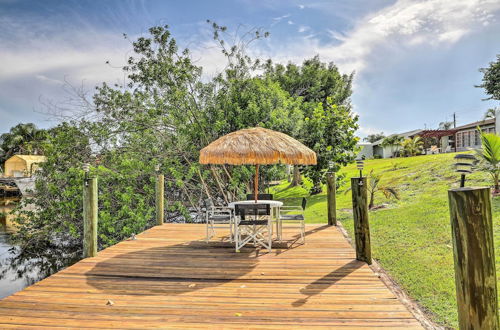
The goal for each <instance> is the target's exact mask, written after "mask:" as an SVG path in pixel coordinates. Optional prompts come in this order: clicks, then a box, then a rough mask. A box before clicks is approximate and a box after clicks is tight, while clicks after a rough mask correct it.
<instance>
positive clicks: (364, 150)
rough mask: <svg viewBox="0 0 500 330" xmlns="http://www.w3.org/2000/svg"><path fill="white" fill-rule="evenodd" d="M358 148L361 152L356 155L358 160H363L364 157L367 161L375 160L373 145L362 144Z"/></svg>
mask: <svg viewBox="0 0 500 330" xmlns="http://www.w3.org/2000/svg"><path fill="white" fill-rule="evenodd" d="M358 146H359V147H360V148H361V150H360V151H359V152H358V154H357V155H356V159H361V158H363V156H364V158H365V159H370V158H373V146H372V145H371V144H360V145H358Z"/></svg>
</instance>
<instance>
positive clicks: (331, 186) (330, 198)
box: [326, 172, 337, 226]
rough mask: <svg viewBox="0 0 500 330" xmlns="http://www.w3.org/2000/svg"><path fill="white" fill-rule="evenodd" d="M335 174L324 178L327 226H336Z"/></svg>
mask: <svg viewBox="0 0 500 330" xmlns="http://www.w3.org/2000/svg"><path fill="white" fill-rule="evenodd" d="M335 181H336V180H335V172H332V173H328V175H327V177H326V187H327V202H328V225H329V226H336V225H337V196H336V194H337V187H336V182H335Z"/></svg>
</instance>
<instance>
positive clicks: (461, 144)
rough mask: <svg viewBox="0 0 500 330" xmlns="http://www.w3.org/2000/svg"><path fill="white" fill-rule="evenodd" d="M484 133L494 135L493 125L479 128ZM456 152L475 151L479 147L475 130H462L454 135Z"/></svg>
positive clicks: (478, 138) (478, 135)
mask: <svg viewBox="0 0 500 330" xmlns="http://www.w3.org/2000/svg"><path fill="white" fill-rule="evenodd" d="M481 130H482V131H483V132H485V133H495V125H487V126H483V127H481ZM456 140H457V141H456V142H457V151H464V150H468V149H477V148H480V147H481V137H480V134H479V131H478V130H477V129H476V128H469V129H464V130H461V131H459V132H457V134H456Z"/></svg>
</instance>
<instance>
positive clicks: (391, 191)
mask: <svg viewBox="0 0 500 330" xmlns="http://www.w3.org/2000/svg"><path fill="white" fill-rule="evenodd" d="M380 179H382V174H375V173H373V170H371V171H370V173H369V174H368V176H367V180H368V185H367V186H366V189H367V191H368V194H369V195H370V202H369V203H368V208H369V209H372V208H373V207H374V206H375V194H376V193H377V192H379V191H381V192H382V193H383V194H384V196H385V198H387V199H389V198H391V197H394V198H396V199H399V193H398V191H397V190H396V188H394V187H390V186H385V185H380ZM349 191H351V188H348V189H346V191H345V192H344V193H345V194H347V193H348V192H349Z"/></svg>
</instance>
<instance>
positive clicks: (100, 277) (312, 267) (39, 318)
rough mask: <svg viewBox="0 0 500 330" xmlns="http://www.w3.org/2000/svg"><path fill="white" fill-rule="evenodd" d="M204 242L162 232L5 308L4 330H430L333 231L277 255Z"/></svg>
mask: <svg viewBox="0 0 500 330" xmlns="http://www.w3.org/2000/svg"><path fill="white" fill-rule="evenodd" d="M204 233H205V227H204V225H193V224H164V225H162V226H157V227H154V228H151V229H149V230H147V231H145V232H144V233H142V234H140V235H137V239H136V240H130V241H124V242H121V243H118V244H116V245H114V246H112V247H109V248H107V249H105V250H103V251H101V252H99V254H98V256H97V257H94V258H87V259H84V260H81V261H80V262H78V263H76V264H74V265H73V266H70V267H68V268H66V269H64V270H62V271H60V272H59V273H57V274H54V275H52V276H50V277H48V278H46V279H44V280H42V281H40V282H38V283H36V284H34V285H32V286H30V287H28V288H26V289H24V290H22V291H20V292H18V293H16V294H14V295H12V296H10V297H7V298H5V299H3V300H1V301H0V328H16V327H18V328H31V327H36V328H40V327H50V328H53V327H69V328H100V329H111V328H130V329H138V328H139V329H143V328H158V327H160V328H186V329H189V328H204V329H206V328H217V329H220V328H224V329H242V328H244V329H280V328H299V327H302V328H318V329H320V328H329V329H331V328H356V329H371V328H394V329H396V328H401V329H403V328H405V329H421V328H422V327H421V325H420V323H419V322H418V321H417V320H416V319H415V318H414V317H413V315H412V314H411V313H410V312H409V311H408V310H407V308H406V307H405V306H404V305H403V304H402V303H401V302H400V301H399V300H398V299H397V298H396V297H395V296H394V294H393V293H392V292H391V291H390V290H389V289H388V288H387V287H386V286H385V285H384V284H383V283H382V281H380V279H379V278H378V277H377V276H376V274H374V272H373V271H372V270H371V268H369V267H368V266H367V265H366V264H365V263H363V262H359V261H356V260H355V252H354V250H353V248H352V247H351V246H350V245H349V244H348V243H347V241H346V240H345V238H344V237H343V236H342V234H341V233H340V232H339V231H338V230H337V228H335V227H328V226H324V225H307V237H306V244H305V245H301V244H297V243H296V242H295V241H294V237H295V234H296V233H295V232H292V231H291V229H288V230H286V229H285V231H284V235H285V239H286V238H291V239H290V240H289V241H285V242H282V243H279V244H275V245H274V246H273V250H272V252H271V253H268V252H267V250H255V249H253V248H251V247H248V248H244V249H242V250H241V252H240V253H236V252H234V247H233V245H232V244H230V243H229V242H227V241H226V240H227V237H225V236H220V237H217V238H216V239H215V240H214V241H212V242H210V243H206V242H205V241H204ZM108 301H112V302H113V304H112V305H108V304H107V303H108Z"/></svg>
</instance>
